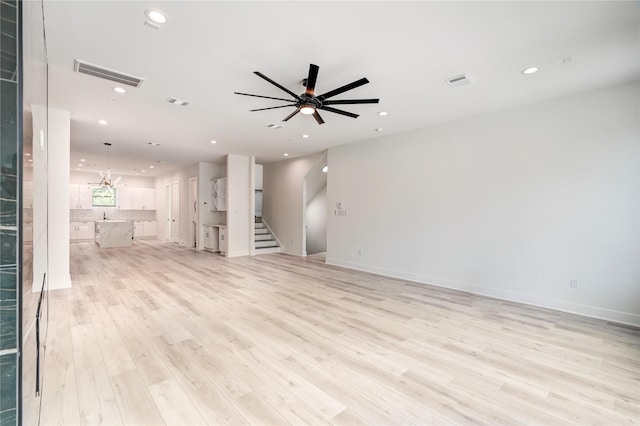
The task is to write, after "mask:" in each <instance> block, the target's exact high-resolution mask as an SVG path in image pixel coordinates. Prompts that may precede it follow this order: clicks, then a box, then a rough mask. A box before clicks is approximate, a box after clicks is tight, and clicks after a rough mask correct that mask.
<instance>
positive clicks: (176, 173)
mask: <svg viewBox="0 0 640 426" xmlns="http://www.w3.org/2000/svg"><path fill="white" fill-rule="evenodd" d="M197 176H198V164H192V165H190V166H186V167H182V168H180V169H176V170H173V171H171V172H169V173H165V174H163V175H160V176H157V177H156V179H155V187H156V218H157V219H158V224H157V227H156V230H157V234H158V238H161V239H165V240H168V239H169V236H170V235H169V234H168V233H167V230H168V227H167V218H168V215H167V211H166V210H167V209H166V192H165V187H166V185H171V184H173V183H174V182H180V237H179V242H180V244H183V245H188V240H189V232H190V230H191V229H192V228H191V223H190V220H189V178H192V177H197ZM123 179H124V178H123Z"/></svg>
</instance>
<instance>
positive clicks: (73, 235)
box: [69, 222, 95, 241]
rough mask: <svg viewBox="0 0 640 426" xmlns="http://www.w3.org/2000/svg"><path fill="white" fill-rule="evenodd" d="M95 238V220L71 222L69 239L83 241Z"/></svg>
mask: <svg viewBox="0 0 640 426" xmlns="http://www.w3.org/2000/svg"><path fill="white" fill-rule="evenodd" d="M94 238H95V222H71V223H70V224H69V240H70V241H83V240H93V239H94Z"/></svg>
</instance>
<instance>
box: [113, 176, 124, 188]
mask: <svg viewBox="0 0 640 426" xmlns="http://www.w3.org/2000/svg"><path fill="white" fill-rule="evenodd" d="M120 179H122V176H118V179H116V181H115V182H113V185H111V186H116V185H117V184H118V182H120Z"/></svg>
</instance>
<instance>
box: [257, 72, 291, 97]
mask: <svg viewBox="0 0 640 426" xmlns="http://www.w3.org/2000/svg"><path fill="white" fill-rule="evenodd" d="M253 73H254V74H255V75H257V76H258V77H260V78H263V79H265V80H267V81H268V82H269V83H271V84H273V85H274V86H276V87H277V88H278V89H280V90H284V91H285V92H287V93H288V94H290V95H291V96H293V97H294V98H295V99H297V100H301V99H300V96H298V95H296V94H295V93H293V92H292V91H291V90H289V89H287V88H286V87H284V86H282V85H280V84H278V83H276V82H275V81H273V80H271V79H270V78H269V77H267V76H266V75H264V74H262V73H261V72H260V71H254V72H253Z"/></svg>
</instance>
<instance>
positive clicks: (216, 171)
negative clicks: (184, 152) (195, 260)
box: [197, 163, 227, 250]
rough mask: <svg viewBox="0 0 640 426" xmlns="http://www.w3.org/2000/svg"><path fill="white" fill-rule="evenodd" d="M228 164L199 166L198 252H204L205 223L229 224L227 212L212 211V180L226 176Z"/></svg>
mask: <svg viewBox="0 0 640 426" xmlns="http://www.w3.org/2000/svg"><path fill="white" fill-rule="evenodd" d="M226 169H227V166H226V164H216V163H199V164H198V222H199V223H198V232H199V235H198V247H197V248H198V250H204V227H203V225H204V224H205V223H227V214H226V212H217V211H213V212H212V211H211V210H210V208H211V179H219V178H223V177H225V176H226Z"/></svg>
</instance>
